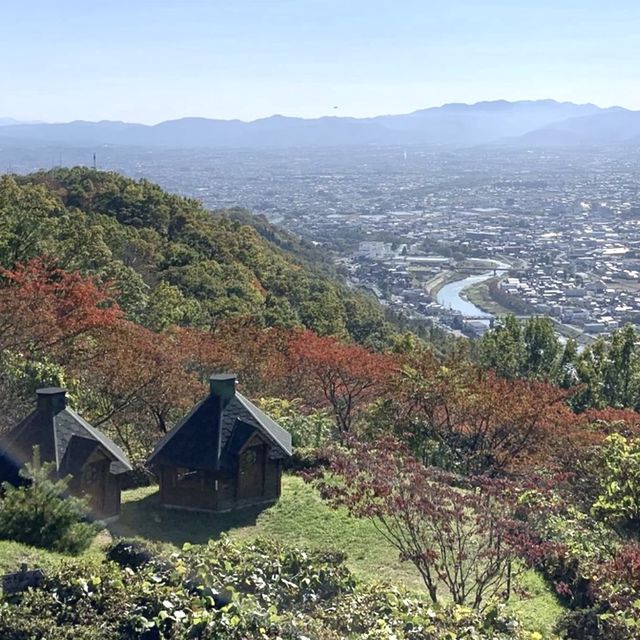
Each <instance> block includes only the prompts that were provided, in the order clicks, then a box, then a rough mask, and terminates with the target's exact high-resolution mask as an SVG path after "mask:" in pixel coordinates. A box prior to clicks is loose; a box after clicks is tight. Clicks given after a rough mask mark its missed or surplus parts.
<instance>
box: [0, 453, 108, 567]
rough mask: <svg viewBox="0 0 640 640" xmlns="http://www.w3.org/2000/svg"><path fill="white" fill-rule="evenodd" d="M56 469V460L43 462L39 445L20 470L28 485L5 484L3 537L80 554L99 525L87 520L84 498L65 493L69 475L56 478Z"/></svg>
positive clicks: (0, 509)
mask: <svg viewBox="0 0 640 640" xmlns="http://www.w3.org/2000/svg"><path fill="white" fill-rule="evenodd" d="M54 469H55V464H54V463H47V462H45V463H41V462H40V454H39V451H38V450H37V448H36V449H35V450H34V456H33V462H32V463H27V464H26V465H25V469H21V470H20V475H21V477H22V478H24V479H25V480H26V482H25V484H23V485H22V486H19V487H14V486H13V485H11V484H9V483H6V482H5V483H4V484H3V491H4V497H3V498H2V500H0V538H4V539H7V540H15V541H17V542H23V543H25V544H29V545H32V546H34V547H43V548H45V549H50V550H52V551H59V552H61V553H69V554H78V553H81V552H82V551H84V550H85V549H87V547H89V545H90V544H91V541H92V540H93V538H94V537H95V535H96V533H97V532H98V530H99V526H98V525H96V524H95V523H91V522H87V521H86V520H85V518H86V514H87V505H86V503H85V502H84V500H81V499H79V498H75V497H72V496H65V494H66V493H67V492H68V488H69V481H70V478H63V479H61V480H53V479H52V476H53V472H54Z"/></svg>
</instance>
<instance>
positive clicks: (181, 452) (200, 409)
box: [147, 375, 291, 469]
mask: <svg viewBox="0 0 640 640" xmlns="http://www.w3.org/2000/svg"><path fill="white" fill-rule="evenodd" d="M256 431H257V432H258V433H259V434H260V435H261V436H262V437H263V438H264V439H265V440H266V441H267V442H268V443H269V444H271V445H272V446H271V450H270V453H269V455H270V457H271V458H272V459H277V458H284V457H288V456H290V455H291V435H290V434H289V432H288V431H287V430H286V429H283V428H282V427H281V426H280V425H279V424H278V423H277V422H275V421H274V420H272V419H271V418H270V417H269V416H268V415H267V414H266V413H264V412H263V411H261V410H260V409H258V407H256V406H255V405H254V404H253V403H252V402H251V401H250V400H248V399H247V398H245V397H244V396H243V395H242V394H240V393H237V392H236V391H235V376H232V375H219V376H212V377H211V393H210V394H209V395H208V396H207V397H206V398H205V399H204V400H202V401H201V402H199V403H198V404H197V405H196V406H195V407H194V408H193V409H192V410H191V412H190V413H189V414H188V415H187V416H186V417H185V418H184V419H183V420H182V421H181V422H179V423H178V424H177V425H176V426H175V427H174V428H173V429H172V430H171V431H169V433H167V434H166V435H165V437H164V438H162V440H160V442H158V444H157V445H156V447H155V449H154V451H153V453H152V454H151V456H150V457H149V460H148V461H147V464H148V465H149V466H155V465H159V464H169V465H173V466H178V467H187V468H191V469H219V468H223V469H224V468H232V467H233V465H234V464H235V462H236V456H237V454H238V452H239V451H240V450H241V449H242V447H243V446H244V444H245V443H246V442H247V441H248V440H249V439H250V438H251V437H252V436H253V435H254V434H255V433H256Z"/></svg>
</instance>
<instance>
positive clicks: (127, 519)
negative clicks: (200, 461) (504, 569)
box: [109, 476, 563, 638]
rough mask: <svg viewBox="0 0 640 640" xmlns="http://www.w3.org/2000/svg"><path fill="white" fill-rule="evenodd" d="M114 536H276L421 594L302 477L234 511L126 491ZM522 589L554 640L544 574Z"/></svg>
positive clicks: (377, 541)
mask: <svg viewBox="0 0 640 640" xmlns="http://www.w3.org/2000/svg"><path fill="white" fill-rule="evenodd" d="M109 528H110V530H111V532H112V533H113V534H114V535H119V536H140V537H143V538H146V539H147V540H151V541H154V542H159V543H164V544H168V545H174V546H177V547H180V546H182V544H184V543H185V542H192V543H204V542H207V541H208V540H210V539H216V538H218V537H220V535H222V534H223V533H226V534H227V535H229V536H230V537H231V538H232V539H236V540H251V539H254V538H256V537H260V536H262V537H270V538H275V539H277V540H279V541H281V542H284V543H288V544H291V545H296V546H301V547H305V548H322V549H338V550H340V551H344V552H345V553H346V554H347V557H348V561H347V564H348V565H349V567H350V569H351V570H352V571H353V572H354V574H355V575H356V576H358V577H360V578H362V579H365V580H386V581H389V582H391V583H393V584H397V585H403V586H405V587H407V588H409V589H412V590H415V591H419V592H424V586H423V584H422V581H421V579H420V576H419V574H418V572H417V570H416V569H415V568H414V567H413V566H412V565H411V564H410V563H406V562H400V560H399V558H398V553H397V551H396V550H395V549H394V548H393V547H392V546H391V545H390V544H389V543H388V542H387V541H386V540H385V539H384V537H383V536H382V534H381V533H380V532H379V531H378V530H377V529H376V528H375V526H374V525H373V524H372V523H371V522H369V521H368V520H360V519H355V518H351V517H349V515H348V514H347V513H346V511H344V510H334V509H332V508H330V507H329V506H328V505H327V504H325V503H324V502H323V501H322V499H321V498H320V496H319V495H318V493H317V492H316V491H315V490H314V489H313V488H312V487H310V486H309V485H308V484H306V483H305V482H304V481H303V480H301V479H300V478H297V477H294V476H285V477H283V479H282V496H281V498H280V500H279V502H278V503H277V504H275V505H273V506H270V507H268V508H262V509H253V508H251V509H244V510H242V511H237V512H235V513H223V514H206V513H197V512H187V511H179V510H173V509H164V508H162V507H161V506H160V505H159V504H158V489H157V487H145V488H143V489H134V490H131V491H125V492H124V493H123V497H122V514H121V516H120V518H119V520H118V521H117V522H115V523H113V524H112V525H110V527H109ZM518 583H519V584H518V591H523V592H524V596H522V597H518V596H515V597H514V598H513V600H512V601H511V602H510V604H509V608H510V610H511V611H513V612H516V613H517V614H518V615H519V617H520V618H521V620H522V622H523V624H524V626H525V627H526V628H527V629H531V630H535V631H539V632H540V633H542V634H543V636H544V637H545V638H551V637H552V635H551V630H552V629H553V626H554V624H555V621H556V620H557V618H558V617H559V616H560V615H561V614H562V612H563V608H562V605H561V604H560V603H559V602H558V600H557V599H556V597H555V595H554V594H553V593H552V591H551V590H550V589H549V587H548V585H546V584H545V582H544V580H543V579H542V577H541V576H539V575H538V574H537V573H535V572H534V571H527V572H525V573H524V574H523V575H522V576H520V578H519V580H518Z"/></svg>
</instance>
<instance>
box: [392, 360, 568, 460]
mask: <svg viewBox="0 0 640 640" xmlns="http://www.w3.org/2000/svg"><path fill="white" fill-rule="evenodd" d="M389 393H390V395H391V397H393V398H395V399H396V404H397V408H396V410H395V413H396V416H397V418H396V423H397V424H398V425H399V427H400V428H401V429H403V430H404V431H403V433H404V435H405V436H408V437H409V439H410V441H411V442H412V443H413V447H414V450H415V451H416V453H417V454H418V455H420V456H421V457H422V456H423V455H424V456H428V455H429V454H428V451H429V448H430V447H432V446H433V443H438V444H439V446H441V447H443V448H444V451H445V454H446V455H447V456H448V457H449V458H450V460H451V461H452V462H453V463H454V464H453V466H455V467H456V468H457V469H459V470H461V471H464V472H466V473H487V472H489V473H504V472H506V471H515V470H519V469H525V470H526V469H527V468H530V465H531V464H532V463H534V462H535V463H536V464H538V465H542V466H545V467H548V468H550V469H551V470H557V468H556V465H555V463H556V462H557V461H558V460H559V458H558V454H559V449H560V448H562V447H564V446H565V444H566V442H565V441H566V439H567V438H570V437H571V436H572V434H573V432H574V428H573V421H574V416H573V413H572V412H571V411H570V409H569V408H568V407H567V404H566V398H567V394H568V392H566V391H564V390H561V389H558V388H557V387H553V386H552V385H550V384H548V383H545V382H539V381H527V380H506V379H503V378H499V377H498V376H496V375H494V374H493V373H491V372H489V373H484V372H481V371H479V370H477V369H476V368H474V366H473V365H472V364H470V363H469V362H468V361H466V360H463V361H459V360H451V361H448V362H445V363H442V362H441V361H439V360H438V359H437V358H436V357H435V356H433V355H429V354H427V355H426V356H422V357H420V359H418V360H413V361H411V362H409V363H408V365H407V366H406V367H405V368H404V369H403V371H402V372H401V374H400V375H399V376H397V377H396V378H395V380H394V381H393V384H392V385H391V388H390V391H389ZM423 450H424V451H425V453H424V454H422V453H421V452H422V451H423ZM424 460H425V461H427V458H426V457H425V458H424Z"/></svg>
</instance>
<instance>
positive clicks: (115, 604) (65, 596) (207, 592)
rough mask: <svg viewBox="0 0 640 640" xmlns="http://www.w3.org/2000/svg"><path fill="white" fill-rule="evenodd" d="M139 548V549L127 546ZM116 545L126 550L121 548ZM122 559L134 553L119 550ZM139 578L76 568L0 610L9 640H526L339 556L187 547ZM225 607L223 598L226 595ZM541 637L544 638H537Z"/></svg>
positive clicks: (264, 544) (495, 618) (499, 615)
mask: <svg viewBox="0 0 640 640" xmlns="http://www.w3.org/2000/svg"><path fill="white" fill-rule="evenodd" d="M125 542H131V541H125ZM116 546H117V545H116ZM121 550H122V551H123V555H124V556H126V555H127V554H128V551H127V550H126V549H125V548H124V547H121ZM158 560H159V561H160V562H159V563H160V564H162V563H163V562H165V563H166V561H167V560H169V561H170V564H171V568H170V569H168V570H162V571H158V570H157V569H156V567H155V566H154V563H153V562H152V563H145V564H143V565H142V566H141V567H140V568H139V569H138V570H136V571H132V570H131V569H130V568H125V569H123V568H121V567H119V566H118V565H116V564H114V563H111V562H109V563H104V564H103V565H102V566H100V567H97V568H96V567H95V566H90V565H88V564H86V563H77V564H76V565H75V566H73V565H66V566H63V567H61V568H60V569H58V570H57V571H56V572H54V573H52V574H50V575H48V576H47V577H46V579H45V581H44V584H43V586H42V588H40V589H36V590H30V591H28V592H26V593H24V594H22V595H21V596H20V597H19V598H17V599H12V600H11V601H10V602H5V603H3V604H1V605H0V638H2V640H33V639H42V638H46V639H47V640H71V639H74V640H88V639H89V638H100V639H101V640H122V638H127V639H128V640H189V639H193V638H199V639H200V640H214V639H215V640H253V639H255V640H267V639H268V638H280V639H281V640H305V639H307V640H308V639H314V640H315V639H318V640H320V639H322V640H339V639H341V638H347V637H349V638H366V639H368V640H388V639H389V638H396V640H440V639H442V638H458V639H460V640H489V639H493V640H507V639H510V640H519V639H522V638H524V637H529V636H527V635H525V634H523V633H522V632H521V630H520V627H519V625H518V623H517V621H516V620H514V619H513V618H510V617H507V616H505V615H504V613H503V611H502V610H500V609H490V610H488V611H487V612H485V613H484V614H480V613H477V612H471V611H469V610H468V609H464V608H461V607H453V608H448V607H434V606H432V605H429V604H428V603H426V602H425V600H424V599H423V598H419V597H416V596H412V595H410V594H409V593H407V592H404V591H402V590H398V589H391V588H389V587H388V586H387V585H384V584H375V585H368V586H361V585H358V584H356V581H355V580H354V579H353V576H352V575H351V574H350V572H349V570H348V569H347V568H346V567H345V565H344V557H343V556H342V555H341V554H327V553H322V552H306V551H303V550H300V549H295V548H291V547H284V546H282V545H279V544H277V543H274V542H270V541H264V540H257V541H255V542H253V543H248V544H239V543H232V542H230V541H229V540H228V539H223V540H221V541H219V542H215V543H209V544H208V545H206V546H189V545H185V548H184V549H183V550H182V551H181V552H177V553H174V554H172V555H171V557H170V558H164V559H163V558H162V557H158ZM222 595H224V596H225V597H224V598H222V597H221V596H222ZM533 637H535V636H533Z"/></svg>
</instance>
